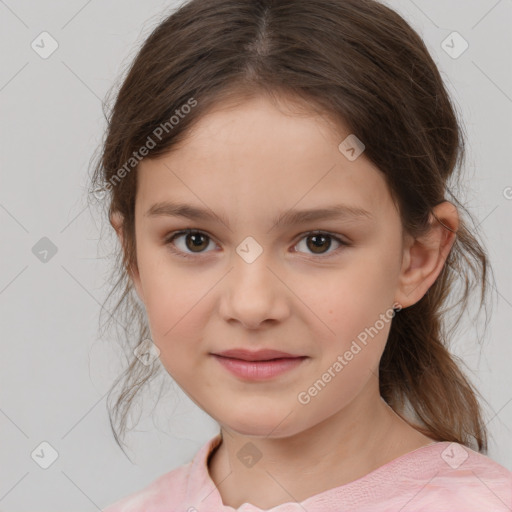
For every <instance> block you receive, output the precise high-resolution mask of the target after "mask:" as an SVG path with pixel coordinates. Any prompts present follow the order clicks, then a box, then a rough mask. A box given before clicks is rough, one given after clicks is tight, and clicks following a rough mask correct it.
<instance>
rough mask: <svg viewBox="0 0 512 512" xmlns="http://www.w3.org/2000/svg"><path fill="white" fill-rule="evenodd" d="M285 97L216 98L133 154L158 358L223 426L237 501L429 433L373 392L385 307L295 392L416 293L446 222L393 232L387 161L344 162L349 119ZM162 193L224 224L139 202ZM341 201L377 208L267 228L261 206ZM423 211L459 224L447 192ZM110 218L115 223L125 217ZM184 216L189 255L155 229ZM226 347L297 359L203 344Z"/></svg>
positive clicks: (303, 494)
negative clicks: (150, 154) (266, 364)
mask: <svg viewBox="0 0 512 512" xmlns="http://www.w3.org/2000/svg"><path fill="white" fill-rule="evenodd" d="M292 106H293V105H292V103H291V102H290V101H286V100H285V99H284V98H283V99H282V102H281V103H280V106H279V108H277V107H276V105H274V104H273V103H272V102H270V101H269V100H268V99H267V98H266V97H263V96H258V97H255V98H252V99H249V100H246V101H243V102H240V103H239V104H234V105H231V104H230V105H228V104H225V105H220V106H219V108H217V109H216V110H214V111H212V112H211V113H209V114H208V115H206V116H204V117H203V118H202V119H201V120H200V121H199V122H198V124H197V125H195V127H194V129H193V130H192V132H191V133H190V135H189V137H188V138H187V139H186V140H185V143H184V144H180V146H179V147H178V148H177V149H175V150H174V151H173V152H172V153H169V154H167V155H166V156H165V157H162V158H159V159H147V158H146V159H145V160H143V161H142V162H141V163H140V165H139V168H138V173H139V174H138V180H139V189H138V192H137V198H136V205H135V223H136V224H135V228H136V240H137V268H135V269H132V279H133V282H134V285H135V287H136V291H137V294H138V295H139V297H140V299H141V300H142V301H143V302H144V304H145V306H146V311H147V316H148V321H149V324H150V329H151V333H152V337H153V342H154V343H155V344H156V346H157V347H158V348H159V350H160V359H161V362H162V364H163V365H164V366H165V368H166V370H167V371H168V373H169V374H170V375H171V376H172V377H173V379H174V380H175V381H176V382H177V383H178V384H179V385H180V387H181V388H182V389H183V390H184V392H185V393H186V394H187V395H188V396H190V398H191V399H192V400H194V401H195V403H196V404H197V405H198V406H199V407H201V408H202V409H203V410H205V411H206V412H207V413H208V414H209V415H210V416H212V417H213V418H214V419H215V420H216V421H217V422H218V423H219V424H220V426H221V429H222V432H223V442H222V443H221V445H220V446H219V448H218V449H217V450H216V451H215V452H214V453H213V456H212V457H211V459H210V461H209V466H208V468H209V472H210V476H211V478H212V480H213V481H214V482H215V484H216V485H217V486H218V490H219V493H220V495H221V497H222V500H223V503H224V504H225V505H228V506H232V507H235V508H236V507H239V506H240V505H242V504H243V503H245V502H249V503H251V504H253V505H255V506H258V507H260V508H270V507H274V506H276V505H279V504H282V503H285V502H289V501H292V502H293V501H299V502H300V501H303V500H305V499H306V498H308V497H311V496H313V495H315V494H318V493H321V492H323V491H325V490H327V489H331V488H334V487H337V486H340V485H343V484H345V483H348V482H351V481H353V480H355V479H358V478H360V477H362V476H364V475H366V474H368V473H369V472H371V471H373V470H374V469H376V468H378V467H380V466H382V465H383V464H385V463H387V462H389V461H391V460H392V459H394V458H396V457H399V456H401V455H403V454H405V453H408V452H409V451H412V450H414V449H416V448H419V447H422V446H425V445H427V444H429V443H431V442H432V439H430V438H428V437H426V436H424V435H422V434H421V433H419V432H418V431H417V430H416V429H414V428H413V427H412V426H411V425H410V424H409V423H407V422H406V421H404V420H403V419H402V418H401V417H399V416H398V415H397V414H396V413H395V412H394V411H393V410H392V409H391V408H390V407H389V406H387V404H386V403H385V402H384V401H383V400H382V398H381V397H380V394H379V382H378V366H379V361H380V358H381V356H382V352H383V350H384V347H385V344H386V340H387V337H388V334H389V329H390V326H391V322H389V321H388V322H384V327H383V328H381V329H380V330H379V331H378V334H376V335H374V337H373V338H369V341H368V343H367V345H366V346H364V348H362V350H361V351H360V352H358V353H357V355H355V356H354V357H353V359H352V360H350V361H349V362H348V364H347V365H346V366H344V367H343V370H342V371H340V372H338V373H336V376H335V377H334V378H332V379H331V380H330V382H329V383H328V384H327V385H326V386H325V387H324V388H323V389H322V390H321V391H320V392H318V393H317V394H316V396H314V397H310V398H311V400H310V401H309V402H308V403H307V404H303V403H300V402H299V400H298V398H297V397H298V395H299V393H301V392H304V391H307V390H308V389H309V388H310V387H311V385H312V384H313V383H314V382H315V381H318V379H320V378H321V377H322V375H323V374H324V373H325V371H326V369H327V368H329V367H332V365H333V363H334V362H335V361H336V360H337V358H338V356H339V355H343V354H344V353H345V352H346V351H347V350H349V348H350V346H351V343H352V341H353V340H355V339H356V338H357V336H358V334H360V333H361V332H362V331H364V329H365V328H368V327H370V326H374V325H375V323H376V321H377V320H378V319H379V315H381V314H385V313H386V312H389V311H390V310H391V308H392V307H393V305H395V306H396V304H397V303H398V304H400V305H401V307H402V308H406V307H408V306H410V305H412V304H414V303H416V302H417V301H418V300H420V299H421V298H422V297H423V295H424V294H425V293H426V292H427V290H428V289H429V287H430V286H431V285H432V284H433V283H434V281H435V280H436V278H437V276H438V275H439V273H440V271H441V270H442V267H443V265H444V262H445V260H446V258H447V256H448V254H449V251H450V248H451V247H452V244H453V242H454V240H455V234H454V233H452V232H450V231H449V230H446V229H444V228H443V227H442V226H441V225H440V224H439V223H438V222H436V221H435V220H434V221H433V223H432V227H431V230H430V232H429V233H428V235H427V236H425V237H422V238H420V239H417V240H414V239H412V238H411V237H409V236H405V235H403V233H402V225H401V221H400V217H399V214H398V211H397V209H396V207H395V205H394V203H393V202H392V199H391V196H390V194H389V191H388V189H387V186H386V183H385V181H384V178H383V176H382V173H381V172H380V171H379V170H378V169H377V168H376V167H375V166H374V165H373V164H372V163H371V162H370V161H369V160H368V159H367V158H366V157H365V155H364V153H363V154H362V155H361V156H359V157H358V158H357V159H356V160H355V161H349V160H348V159H347V158H346V157H345V156H344V154H342V153H341V152H340V151H339V149H338V145H339V144H340V142H341V141H342V140H344V139H345V137H347V136H348V135H349V133H350V132H349V131H347V130H346V129H344V128H343V127H342V126H339V125H337V126H336V127H334V126H333V123H332V122H329V121H328V120H327V119H326V118H325V117H321V116H319V115H316V114H312V113H310V114H308V115H305V114H304V113H302V114H301V115H297V112H296V111H294V110H293V109H292ZM221 107H222V108H221ZM164 200H173V201H178V200H179V201H182V202H185V203H187V204H192V205H195V206H199V207H205V206H206V207H208V208H209V209H211V210H212V211H214V212H215V213H217V214H219V215H223V216H224V217H225V218H226V219H227V220H228V221H229V227H228V226H227V225H225V224H223V223H222V222H214V221H203V220H201V221H191V220H188V219H184V218H178V217H169V216H160V217H148V216H145V212H146V211H147V210H148V209H149V208H150V207H151V206H152V205H153V204H154V203H157V202H159V201H164ZM340 203H342V204H349V205H352V206H357V207H360V208H364V209H366V210H368V211H369V212H370V213H371V215H372V218H371V219H362V220H361V219H359V220H351V221H349V220H346V219H337V220H336V219H335V220H317V221H314V222H307V223H304V224H300V225H295V226H280V227H279V228H275V229H273V230H270V228H271V227H272V226H273V224H272V219H274V217H275V216H277V215H278V214H279V213H281V212H284V211H286V210H289V209H291V208H298V209H303V208H318V207H321V206H326V205H332V204H340ZM434 211H435V213H436V216H437V218H438V219H439V220H441V221H442V222H443V223H444V224H445V225H447V226H449V227H451V229H452V230H453V231H454V232H455V231H456V230H457V227H458V215H457V209H456V207H455V206H454V205H453V204H451V203H449V202H444V203H441V204H439V205H438V206H436V208H435V210H434ZM111 222H112V225H113V226H114V227H115V228H116V230H117V232H118V234H119V236H120V237H122V234H121V230H120V225H121V222H122V219H120V218H119V217H116V216H114V217H113V218H112V219H111ZM185 228H193V229H195V230H199V231H201V232H202V233H204V234H205V235H206V237H205V238H203V239H200V241H199V242H201V240H203V246H202V248H200V249H194V245H193V243H192V241H191V240H190V238H189V237H187V236H186V235H182V236H180V237H179V238H178V239H175V240H174V247H175V248H176V250H181V251H183V252H185V253H188V254H190V255H191V256H192V258H184V257H180V256H178V255H176V254H174V253H172V252H171V250H170V248H169V245H166V243H165V240H166V237H168V236H169V235H170V234H172V233H173V232H176V231H179V230H181V229H185ZM311 230H322V231H327V232H328V233H331V234H333V235H334V236H339V238H340V239H341V240H343V241H350V242H351V245H350V246H340V245H339V244H338V243H337V242H336V241H335V239H332V238H331V239H329V238H328V240H330V241H331V246H330V247H329V245H328V241H327V242H326V243H324V244H323V245H321V246H320V249H319V251H318V252H314V244H313V243H312V241H311V238H308V236H306V235H303V233H304V232H307V231H311ZM248 236H251V237H253V238H254V239H255V240H256V241H257V243H258V244H259V245H260V246H261V248H262V249H263V252H262V254H261V255H260V256H259V257H258V258H256V260H255V261H253V262H252V263H247V261H245V260H244V259H243V258H242V257H240V256H239V255H238V253H237V252H236V248H237V247H238V246H239V245H240V244H241V242H242V241H244V239H245V238H246V237H248ZM187 239H188V244H187ZM308 241H309V243H308ZM121 242H122V240H121ZM338 248H339V249H338ZM328 255H330V257H329V258H327V256H328ZM398 314H400V313H398ZM231 348H249V349H253V350H256V349H260V348H273V349H276V350H282V351H285V352H289V353H292V354H296V355H306V356H308V358H307V359H306V360H305V361H304V363H302V364H301V366H299V367H298V368H296V369H294V370H292V371H289V372H287V373H285V374H283V375H281V376H278V377H275V378H273V379H271V380H268V381H265V382H247V381H243V380H240V379H239V378H237V377H235V376H233V375H232V374H231V373H229V372H228V371H227V370H225V369H224V368H223V367H222V366H221V365H220V364H219V363H218V361H217V360H216V359H215V358H213V356H211V353H212V352H217V353H218V352H221V351H223V350H227V349H231ZM248 442H251V443H253V444H254V445H255V446H256V447H257V449H258V450H259V451H260V452H261V459H260V460H259V461H258V462H257V463H256V464H255V465H253V466H251V467H248V466H246V465H244V464H243V463H242V462H241V460H240V459H239V458H238V457H237V453H238V451H239V450H240V449H241V448H243V447H244V446H245V445H246V443H248ZM304 475H308V476H309V478H304Z"/></svg>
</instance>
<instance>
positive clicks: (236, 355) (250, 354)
mask: <svg viewBox="0 0 512 512" xmlns="http://www.w3.org/2000/svg"><path fill="white" fill-rule="evenodd" d="M214 355H216V356H222V357H229V358H231V359H242V360H243V361H269V360H270V359H282V358H294V357H303V356H298V355H295V354H289V353H288V352H281V351H279V350H271V349H261V350H246V349H243V348H235V349H232V350H225V351H224V352H219V353H218V354H214Z"/></svg>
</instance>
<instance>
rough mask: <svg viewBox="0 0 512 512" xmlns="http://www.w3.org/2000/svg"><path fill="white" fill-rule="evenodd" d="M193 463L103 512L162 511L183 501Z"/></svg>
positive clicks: (173, 471) (166, 475) (174, 471)
mask: <svg viewBox="0 0 512 512" xmlns="http://www.w3.org/2000/svg"><path fill="white" fill-rule="evenodd" d="M191 464H192V463H191V462H189V463H188V464H185V465H183V466H181V467H179V468H176V469H174V470H172V471H169V472H168V473H166V474H165V475H162V476H160V477H159V478H157V479H156V480H155V481H154V482H152V483H151V484H150V485H148V486H146V487H145V488H143V489H141V490H139V491H136V492H133V493H131V494H129V495H128V496H126V497H124V498H122V499H120V500H118V501H116V502H115V503H114V504H112V505H110V506H108V507H107V508H106V509H104V510H103V512H140V511H142V510H144V511H145V512H146V511H147V512H149V511H153V510H155V511H156V510H157V509H159V508H160V510H161V509H162V506H163V505H167V506H169V505H170V504H174V503H175V502H178V503H179V502H180V501H181V500H182V499H183V492H184V490H185V489H186V485H187V480H188V475H189V472H190V466H191Z"/></svg>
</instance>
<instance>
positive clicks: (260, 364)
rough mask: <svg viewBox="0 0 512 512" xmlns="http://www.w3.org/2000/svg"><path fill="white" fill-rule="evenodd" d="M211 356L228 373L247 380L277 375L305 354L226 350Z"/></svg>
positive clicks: (298, 363)
mask: <svg viewBox="0 0 512 512" xmlns="http://www.w3.org/2000/svg"><path fill="white" fill-rule="evenodd" d="M212 356H213V357H214V358H215V359H216V360H217V361H218V362H219V363H220V364H221V366H223V367H224V368H225V369H226V370H228V371H229V372H230V373H232V374H233V375H235V376H236V377H238V378H240V379H243V380H249V381H262V380H268V379H272V378H275V377H278V376H280V375H282V374H284V373H286V372H289V371H291V370H293V369H295V368H297V367H299V366H300V365H301V364H302V362H303V361H304V360H305V359H308V357H307V356H297V355H293V354H288V353H287V352H280V351H277V350H258V351H256V352H254V351H250V350H243V349H236V350H226V351H224V352H221V353H220V354H212Z"/></svg>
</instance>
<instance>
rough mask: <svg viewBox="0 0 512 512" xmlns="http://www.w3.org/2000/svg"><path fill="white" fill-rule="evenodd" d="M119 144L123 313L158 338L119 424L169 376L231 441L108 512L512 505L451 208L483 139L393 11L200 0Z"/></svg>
mask: <svg viewBox="0 0 512 512" xmlns="http://www.w3.org/2000/svg"><path fill="white" fill-rule="evenodd" d="M102 149H103V150H102V153H101V159H100V161H99V163H98V165H97V167H96V171H95V176H94V178H93V181H94V182H93V188H95V189H97V187H98V186H99V187H100V188H101V190H102V191H103V192H107V193H108V194H105V195H103V197H105V198H106V200H107V203H106V206H107V207H108V213H109V220H110V222H111V224H112V226H113V227H114V229H115V230H116V233H117V235H118V236H119V240H120V243H121V247H122V251H121V252H120V253H119V256H120V261H119V263H120V264H119V272H120V274H119V281H118V282H117V286H119V285H124V286H125V288H124V293H123V296H122V298H121V301H120V302H119V303H118V304H117V306H118V308H117V310H118V311H119V310H120V311H124V312H125V313H126V316H125V317H124V320H125V324H126V325H127V326H128V328H129V329H132V328H133V326H136V327H137V326H139V327H140V330H139V332H138V336H133V338H131V339H129V340H128V341H127V342H126V344H127V348H128V350H129V351H130V353H132V362H131V365H130V367H129V368H128V369H127V371H126V374H125V375H124V380H123V384H124V386H125V387H124V389H123V391H122V393H121V394H120V396H119V398H118V400H117V402H116V404H115V407H114V422H117V423H118V425H117V426H118V427H119V431H120V433H121V434H122V433H123V431H124V429H125V426H126V417H127V413H128V410H129V406H130V405H131V402H132V400H133V397H134V396H135V394H136V393H137V392H138V391H139V390H140V389H141V388H142V385H143V384H144V383H146V382H149V381H150V380H151V379H152V378H153V377H154V375H155V374H156V372H157V371H158V368H160V367H161V366H163V367H164V368H165V370H166V371H167V372H168V373H169V375H170V376H171V377H172V378H173V379H174V380H175V381H176V382H177V383H178V384H179V386H180V387H181V388H182V389H183V391H184V392H185V393H186V394H187V395H188V396H189V397H190V398H191V399H192V400H193V401H194V402H195V403H196V404H197V405H198V406H199V407H201V408H202V409H203V410H204V411H206V412H207V413H208V414H209V415H210V416H211V417H212V418H214V419H215V420H216V421H217V422H218V423H219V425H220V432H219V434H218V435H217V436H216V437H215V438H213V439H211V440H210V441H209V442H208V443H206V444H205V445H204V446H203V447H202V448H201V449H200V450H199V452H198V453H197V455H196V456H195V457H194V459H193V460H192V461H191V462H190V463H188V464H187V465H185V466H182V467H179V468H177V469H174V470H172V471H170V472H169V473H167V474H165V475H163V476H161V477H160V478H159V479H157V480H156V481H155V482H153V483H152V484H151V485H150V486H148V487H146V488H145V489H143V490H139V491H136V492H134V493H133V494H131V495H130V496H128V497H125V498H122V499H120V500H119V501H118V502H117V503H115V504H113V505H111V506H110V507H108V508H107V509H106V510H107V512H129V511H130V512H135V511H137V512H141V511H144V512H163V511H169V512H170V511H182V512H185V511H189V512H190V511H194V512H195V511H208V512H211V511H233V510H239V511H244V512H249V511H250V512H256V511H262V510H272V511H274V512H285V511H295V510H297V511H299V510H301V511H303V510H306V511H308V512H313V511H326V510H332V511H341V510H351V511H356V510H357V511H363V510H371V511H374V512H378V511H393V512H398V511H405V510H414V511H427V510H428V511H429V512H432V511H434V510H435V511H440V510H451V511H453V510H464V511H477V510H482V511H483V510H485V511H489V510H493V511H498V510H499V511H510V510H512V473H511V472H510V471H508V470H507V469H506V468H504V467H503V466H501V465H499V464H497V463H496V462H494V461H493V460H491V459H490V458H489V457H487V455H486V451H487V437H486V429H485V424H484V422H483V419H482V415H481V410H480V405H479V402H478V400H477V392H476V390H475V389H474V388H473V387H472V385H471V384H470V382H469V381H468V380H467V378H466V377H465V375H464V374H463V372H462V371H461V369H460V368H459V367H458V365H457V364H456V362H455V358H454V357H453V356H452V355H451V354H450V352H449V351H448V349H447V346H448V343H449V339H448V336H447V335H446V332H447V331H446V325H447V319H446V318H445V315H446V311H447V310H446V309H443V306H445V305H446V304H447V302H448V298H451V297H452V296H453V295H455V294H456V293H457V291H456V288H455V284H456V281H457V278H459V277H462V279H463V281H464V283H465V285H466V286H465V288H463V289H462V295H461V296H460V297H459V299H460V300H459V301H458V302H457V303H456V305H462V308H461V311H463V310H464V307H465V305H466V304H467V299H468V295H469V284H470V279H469V277H470V274H471V272H472V273H473V275H474V277H476V279H477V280H480V281H481V284H482V286H483V290H482V297H483V295H484V293H483V292H485V290H486V269H487V265H488V261H487V256H486V253H485V251H484V249H483V248H482V247H481V245H480V244H479V242H478V240H477V239H476V238H475V236H474V235H473V234H472V233H471V231H470V228H469V227H468V224H467V223H466V221H465V219H464V218H463V216H462V215H461V214H462V210H463V207H462V206H460V207H459V208H457V207H456V206H455V204H454V202H457V201H456V199H454V202H450V201H448V200H447V199H446V196H447V194H448V193H449V187H448V185H449V180H450V179H453V178H454V177H456V174H455V172H456V169H457V165H459V166H460V164H461V163H462V160H463V150H464V140H463V138H462V134H461V131H460V128H459V125H458V121H457V117H456V115H455V112H454V109H453V107H452V104H451V101H450V98H449V96H448V94H447V91H446V89H445V87H444V84H443V81H442V79H441V76H440V73H439V71H438V69H437V68H436V66H435V64H434V62H433V60H432V58H431V56H430V55H429V53H428V51H427V49H426V47H425V45H424V43H423V42H422V40H421V39H420V37H419V36H418V34H417V33H416V32H415V31H414V30H413V29H412V28H411V27H410V26H409V25H408V24H407V23H406V22H405V21H404V20H403V19H402V18H401V17H400V16H399V15H398V14H397V13H396V12H394V11H393V10H391V9H390V8H388V7H386V6H385V5H383V4H381V3H379V2H377V1H375V0H315V1H305V0H282V1H273V0H192V1H189V2H188V3H186V4H184V5H183V6H181V7H180V8H179V9H178V10H176V11H175V12H174V13H173V14H172V15H170V16H169V17H168V18H167V19H165V20H164V21H163V22H162V23H161V24H160V25H159V26H158V27H157V28H156V29H155V30H154V31H153V33H152V34H151V35H150V36H149V38H148V39H147V41H146V42H145V44H144V45H143V47H142V49H141V50H140V52H139V53H138V55H137V57H136V58H135V60H134V62H133V65H132V66H131V69H130V71H129V73H128V76H127V77H126V78H125V80H124V82H123V84H122V87H121V88H120V90H119V92H118V95H117V98H116V101H115V104H114V106H113V110H112V113H111V116H110V118H109V126H108V133H107V137H106V140H105V143H104V146H103V148H102ZM457 203H458V202H457ZM121 259H122V261H121ZM132 290H133V291H134V292H135V294H136V301H131V302H126V301H129V300H130V298H131V293H132ZM459 292H460V291H459ZM137 301H138V302H137ZM482 301H483V298H482ZM123 305H124V306H125V309H122V308H121V306H123ZM452 307H453V306H452ZM458 319H460V317H459V318H458ZM458 319H457V321H458ZM159 362H161V363H162V364H161V365H160V364H159ZM118 420H119V421H118ZM114 435H115V436H116V440H118V437H119V436H118V433H117V432H116V430H114ZM118 442H119V441H118Z"/></svg>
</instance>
